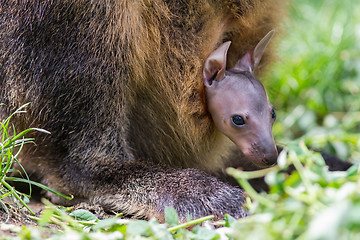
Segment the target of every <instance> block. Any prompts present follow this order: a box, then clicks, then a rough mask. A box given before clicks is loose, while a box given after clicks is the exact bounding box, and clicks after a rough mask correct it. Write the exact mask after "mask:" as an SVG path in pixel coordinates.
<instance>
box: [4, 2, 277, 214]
mask: <svg viewBox="0 0 360 240" xmlns="http://www.w3.org/2000/svg"><path fill="white" fill-rule="evenodd" d="M281 2H282V1H281V0H266V1H263V0H227V1H214V0H200V1H198V0H182V1H178V0H167V1H164V0H139V1H132V0H131V1H130V0H122V1H120V0H118V1H115V0H103V1H90V0H61V1H60V0H54V1H50V0H48V1H40V0H35V1H30V0H29V1H20V0H17V1H16V0H13V1H7V0H1V1H0V66H1V67H0V84H1V87H0V90H1V95H0V101H1V102H2V103H5V105H4V106H3V107H2V110H1V111H2V114H4V115H3V116H6V114H9V113H10V112H11V111H13V110H14V109H16V108H18V107H20V106H21V105H22V104H24V103H27V102H31V106H30V107H29V109H28V110H29V113H28V114H26V116H25V118H24V116H21V118H16V119H15V121H16V125H17V126H18V127H19V128H20V129H19V130H21V129H22V128H25V127H29V126H30V127H41V128H44V129H47V130H49V131H50V132H51V135H47V136H45V135H44V134H36V136H35V137H36V141H37V143H38V145H37V146H36V147H34V146H31V147H30V146H28V148H26V149H25V151H24V154H23V156H22V162H23V164H24V165H25V166H26V168H27V169H28V171H32V172H34V173H36V174H38V175H40V176H41V178H42V179H43V182H44V183H46V184H49V185H50V186H51V187H53V188H55V189H57V190H60V191H63V192H65V193H68V194H73V195H75V197H76V199H78V200H86V201H90V202H93V203H100V204H102V205H103V206H104V207H105V208H107V209H109V210H117V211H123V212H125V213H127V214H134V215H137V216H144V217H151V216H157V217H159V218H161V217H162V214H163V209H164V207H165V206H168V205H169V206H173V207H175V208H176V209H177V210H178V211H179V212H180V213H181V216H182V217H185V216H186V213H187V212H189V213H190V214H191V215H192V216H193V217H197V216H202V215H205V214H215V215H216V216H218V217H221V216H222V215H223V214H224V213H230V214H232V215H234V216H235V217H241V216H244V215H245V214H246V213H245V212H244V210H243V209H242V207H241V204H242V203H243V201H244V198H243V196H242V191H241V190H240V189H238V188H235V187H231V186H229V185H227V184H225V183H223V182H221V181H219V180H217V179H216V178H214V177H211V176H210V175H208V174H206V173H204V172H202V171H200V170H203V171H205V172H207V173H209V174H217V173H219V172H222V171H223V169H224V167H225V166H229V165H232V164H231V163H229V161H228V160H227V159H228V153H229V152H230V148H231V147H232V146H233V144H232V143H231V142H230V140H228V139H226V138H225V137H224V136H223V135H222V134H221V133H220V132H219V131H218V130H217V129H216V128H215V127H214V124H213V122H212V119H211V117H210V115H209V113H208V112H207V108H206V101H205V94H204V86H203V81H202V66H203V64H204V61H205V59H206V58H207V56H208V55H209V54H210V53H211V52H212V51H213V50H214V49H216V48H217V47H218V46H219V45H220V44H221V43H223V42H224V41H228V40H231V41H232V43H233V44H232V46H231V48H230V50H229V56H228V65H229V66H232V65H233V64H235V62H236V60H237V59H238V58H239V57H240V56H242V55H243V54H244V53H245V52H246V51H248V50H249V49H251V48H253V47H254V46H255V45H256V44H257V42H258V41H259V40H260V39H261V38H262V37H263V36H264V35H265V34H266V33H267V32H268V31H269V30H270V29H272V28H274V27H275V25H276V22H278V17H279V15H280V14H279V9H281V4H282V3H281ZM268 54H270V53H269V51H267V53H266V54H265V56H264V59H263V61H262V62H264V60H265V62H266V59H267V58H268V56H267V55H268ZM240 162H241V161H240ZM190 168H196V169H200V170H194V169H190ZM52 199H53V201H55V202H56V201H58V202H61V203H64V202H63V201H60V199H57V198H56V197H54V196H52Z"/></svg>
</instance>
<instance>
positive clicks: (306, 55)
mask: <svg viewBox="0 0 360 240" xmlns="http://www.w3.org/2000/svg"><path fill="white" fill-rule="evenodd" d="M281 38H282V39H281V41H280V44H279V47H278V53H279V61H278V62H277V63H274V64H273V66H272V67H271V68H269V70H270V72H269V75H268V76H267V77H266V79H264V83H265V85H266V88H267V90H268V92H269V97H270V99H271V101H272V102H273V104H274V105H275V107H276V108H277V115H278V120H277V122H276V124H275V125H274V135H275V137H276V139H277V142H279V143H281V144H282V145H283V146H284V151H283V152H282V153H281V155H280V157H279V160H278V166H276V167H274V168H270V169H266V170H262V171H258V172H239V171H237V170H235V169H229V170H228V172H229V174H231V175H233V176H235V177H236V178H237V179H238V180H239V182H240V184H241V185H242V186H243V188H244V189H245V190H246V192H247V193H248V195H249V197H248V201H247V205H246V207H247V208H248V209H249V212H250V213H251V216H250V217H247V218H243V219H240V220H235V219H233V218H231V216H226V217H225V220H224V221H221V222H217V223H216V225H217V227H218V228H217V229H214V228H212V227H211V226H212V225H211V224H209V223H207V222H204V221H205V220H206V219H211V216H208V217H206V218H203V219H196V220H193V221H191V222H189V223H187V224H185V225H181V224H179V222H178V219H177V214H176V212H174V210H172V209H167V210H166V218H165V219H166V221H167V223H166V224H159V223H158V222H156V221H155V220H150V221H133V220H126V219H122V218H121V216H116V217H114V218H110V219H105V220H100V219H98V218H97V217H96V216H94V215H93V214H91V213H90V212H87V211H85V210H81V211H79V210H77V212H76V211H75V212H72V213H71V214H70V215H69V213H68V211H70V210H71V209H66V208H62V207H56V206H53V205H51V204H50V203H48V202H46V203H45V204H46V206H47V207H46V210H45V211H44V212H43V213H42V215H41V216H40V217H38V218H35V219H36V220H37V221H38V224H39V226H37V227H34V226H24V227H12V228H11V230H12V231H14V232H15V233H16V237H14V238H15V239H42V238H48V237H51V238H52V239H68V238H69V239H70V238H72V239H227V238H230V239H300V240H301V239H327V240H331V239H360V236H359V235H360V217H359V216H360V192H359V189H360V174H359V167H358V163H359V159H360V134H359V132H360V97H359V94H360V3H358V0H347V1H337V0H293V1H292V3H291V6H290V16H289V20H288V21H287V22H286V23H284V34H283V35H282V37H281ZM25 140H26V141H25ZM23 141H25V142H31V141H32V140H27V139H24V140H23ZM25 142H23V143H20V142H18V145H17V146H18V147H20V148H21V146H22V145H23V144H24V143H25ZM13 145H14V144H13ZM306 146H311V147H312V148H316V149H322V150H325V151H326V152H328V153H331V154H335V155H337V156H340V157H341V158H343V159H346V160H347V161H351V162H353V163H355V166H354V167H352V168H350V169H349V170H348V171H346V172H329V171H328V169H327V167H326V166H325V165H324V161H323V159H322V157H321V156H320V155H319V154H318V153H316V152H312V151H310V150H309V149H308V148H307V147H306ZM16 154H17V152H14V150H12V153H11V154H10V155H7V156H8V158H7V159H6V161H5V160H3V162H6V163H7V161H8V159H13V160H12V161H15V162H16ZM11 156H15V157H14V158H12V157H11ZM291 164H292V165H294V166H295V168H296V171H293V172H292V173H287V172H286V171H284V170H286V169H288V167H289V165H291ZM4 166H6V164H5V165H4ZM2 169H3V165H2ZM6 169H8V170H7V171H5V175H6V173H7V172H10V170H9V169H11V168H10V167H7V168H6ZM2 173H3V172H2ZM5 175H4V174H3V175H2V177H1V178H0V179H2V180H3V179H4V176H5ZM259 175H260V176H265V180H266V182H267V183H268V184H269V186H270V192H269V193H257V192H256V191H254V190H253V189H252V188H251V186H250V185H249V184H248V181H247V179H249V178H252V177H254V176H259ZM5 180H6V177H5ZM4 186H5V185H4ZM4 191H7V192H6V193H1V194H9V192H11V191H14V190H13V189H11V188H10V189H9V188H7V190H4ZM18 195H19V197H20V198H21V199H24V195H22V194H21V193H18ZM16 199H17V198H16ZM17 201H18V200H17ZM198 223H203V224H202V226H199V225H198ZM49 224H52V225H54V224H55V225H57V228H48V227H46V226H48V225H49ZM193 224H195V227H190V226H191V225H193ZM0 239H1V237H0Z"/></svg>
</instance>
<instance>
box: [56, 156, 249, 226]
mask: <svg viewBox="0 0 360 240" xmlns="http://www.w3.org/2000/svg"><path fill="white" fill-rule="evenodd" d="M69 167H70V168H73V166H69ZM64 169H66V167H65V168H64ZM67 172H68V171H66V172H64V175H63V176H62V177H61V178H62V179H58V182H64V181H68V177H69V176H68V173H67ZM69 186H71V187H70V189H68V191H69V192H71V191H73V192H74V193H80V195H82V197H83V198H88V200H89V202H90V203H91V204H97V205H101V206H102V207H103V208H104V210H105V211H115V212H122V213H124V214H126V215H130V216H134V217H140V218H146V219H149V218H152V217H156V218H157V219H159V220H160V221H162V220H163V219H164V209H165V207H167V206H170V207H173V208H175V210H176V211H177V212H178V214H179V217H180V219H181V220H182V221H185V220H186V217H187V215H188V214H189V215H190V216H191V218H193V219H194V218H198V217H203V216H206V215H215V219H220V218H222V217H223V216H224V214H230V215H231V216H233V217H235V218H241V217H244V216H246V215H247V213H246V211H245V210H244V209H243V208H242V204H243V203H244V202H245V198H244V196H243V193H244V192H243V191H242V190H241V189H240V188H239V187H233V186H230V185H228V184H226V183H224V182H221V181H220V180H218V179H217V178H215V177H213V176H210V175H207V174H206V173H204V172H202V171H200V170H195V169H174V168H163V167H158V166H149V164H144V163H134V162H133V163H131V164H118V165H117V166H116V167H114V165H112V166H111V168H106V167H104V166H102V167H101V168H97V167H95V168H92V169H91V168H89V169H87V171H84V174H83V175H77V181H76V182H73V183H68V184H67V187H68V188H69ZM79 190H81V191H80V192H79ZM53 197H54V196H53ZM59 200H60V199H59V198H57V197H55V198H52V201H59ZM60 203H61V204H64V202H63V201H62V202H60ZM68 204H69V203H68Z"/></svg>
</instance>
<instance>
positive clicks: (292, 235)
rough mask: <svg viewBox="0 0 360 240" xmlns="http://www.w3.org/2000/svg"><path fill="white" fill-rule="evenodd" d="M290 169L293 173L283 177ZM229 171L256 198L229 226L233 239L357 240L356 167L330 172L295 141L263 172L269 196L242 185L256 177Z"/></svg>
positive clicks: (358, 179) (358, 195)
mask: <svg viewBox="0 0 360 240" xmlns="http://www.w3.org/2000/svg"><path fill="white" fill-rule="evenodd" d="M291 164H292V165H293V166H295V169H296V171H293V172H291V173H288V172H287V171H286V170H287V169H288V167H289V166H290V165H291ZM228 171H229V173H230V174H231V175H233V176H235V177H236V178H238V179H239V181H240V182H241V183H245V184H242V186H243V187H244V189H245V191H247V193H248V194H249V196H250V197H251V198H252V199H255V201H254V202H249V204H248V207H249V211H250V212H251V214H252V216H251V217H248V218H244V219H240V220H238V221H237V223H236V225H235V226H234V227H233V229H234V230H235V231H234V232H233V234H232V236H233V237H234V239H254V237H256V239H327V240H331V239H334V240H335V239H359V237H360V221H358V220H359V214H360V193H359V191H358V190H359V188H360V175H359V172H360V170H359V166H357V165H355V166H353V167H352V168H350V169H349V170H348V171H346V172H330V171H328V168H327V167H326V165H325V162H324V160H323V159H322V157H321V155H320V154H319V153H316V152H311V151H309V150H308V149H307V148H306V147H305V144H304V142H297V143H293V144H291V145H289V146H288V147H286V148H285V149H284V151H283V152H282V153H281V155H280V159H279V165H278V166H276V167H273V168H271V169H268V170H267V171H266V172H263V173H264V174H263V175H264V176H266V177H265V180H266V182H267V183H268V184H269V186H270V193H268V194H267V193H257V192H255V191H253V189H252V188H251V186H249V185H247V184H246V183H247V180H246V179H248V178H252V177H254V174H256V175H257V176H258V173H252V172H239V171H237V170H235V169H229V170H228ZM240 233H241V235H240ZM240 236H241V237H240Z"/></svg>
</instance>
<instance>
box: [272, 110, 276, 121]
mask: <svg viewBox="0 0 360 240" xmlns="http://www.w3.org/2000/svg"><path fill="white" fill-rule="evenodd" d="M271 118H272V119H274V120H275V119H276V112H275V109H274V108H273V109H272V111H271Z"/></svg>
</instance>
